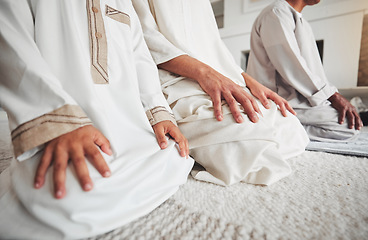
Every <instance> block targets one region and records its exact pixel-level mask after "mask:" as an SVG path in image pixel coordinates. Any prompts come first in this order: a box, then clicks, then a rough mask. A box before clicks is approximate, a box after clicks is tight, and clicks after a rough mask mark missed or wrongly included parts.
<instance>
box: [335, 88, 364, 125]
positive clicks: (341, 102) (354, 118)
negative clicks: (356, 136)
mask: <svg viewBox="0 0 368 240" xmlns="http://www.w3.org/2000/svg"><path fill="white" fill-rule="evenodd" d="M328 100H329V101H330V102H331V106H332V107H333V108H335V109H336V110H337V112H338V113H339V120H338V121H339V123H340V124H343V123H344V120H345V117H346V118H347V119H348V126H349V128H350V129H353V128H354V127H355V129H356V130H360V129H361V128H362V127H363V123H362V120H361V119H360V117H359V114H358V113H357V111H356V109H355V107H354V106H353V105H351V103H350V102H349V101H348V100H346V99H345V98H344V97H343V96H342V95H341V94H340V93H337V92H336V93H335V94H334V95H332V96H331V97H330V98H329V99H328Z"/></svg>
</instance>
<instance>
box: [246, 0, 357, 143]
mask: <svg viewBox="0 0 368 240" xmlns="http://www.w3.org/2000/svg"><path fill="white" fill-rule="evenodd" d="M247 72H248V73H249V74H250V75H251V76H253V77H254V78H255V79H257V80H258V81H259V82H261V83H262V84H264V85H265V86H267V87H268V88H270V89H272V90H273V91H275V92H277V93H278V94H279V95H280V96H281V97H283V98H285V99H286V100H288V101H289V103H290V104H291V105H292V107H293V108H294V109H295V111H296V112H297V113H298V117H299V119H300V121H301V122H302V124H303V125H304V126H305V128H306V130H307V132H308V134H309V136H310V138H311V139H312V140H320V141H325V140H327V141H333V140H340V139H342V140H346V139H349V138H351V137H352V136H354V135H355V134H357V132H358V131H355V130H350V129H348V127H347V123H345V124H344V125H339V124H338V121H337V119H338V113H337V111H336V110H335V109H333V108H332V107H331V106H330V102H329V101H328V100H327V99H328V98H329V97H330V96H332V95H333V94H334V93H335V92H337V89H336V87H334V86H333V85H332V84H331V83H330V82H329V81H328V80H327V78H326V75H325V72H324V69H323V66H322V62H321V59H320V56H319V53H318V49H317V46H316V42H315V38H314V35H313V32H312V29H311V27H310V25H309V24H308V22H307V21H306V20H305V19H304V18H303V17H302V14H301V13H299V12H298V11H296V10H295V9H294V8H293V7H291V6H290V5H289V4H288V3H287V2H286V1H285V0H277V1H275V2H274V3H272V4H271V5H269V6H267V7H266V8H265V9H264V10H263V11H262V12H261V13H260V15H259V16H258V17H257V19H256V20H255V22H254V25H253V28H252V32H251V53H250V56H249V63H248V66H247Z"/></svg>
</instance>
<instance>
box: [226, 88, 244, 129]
mask: <svg viewBox="0 0 368 240" xmlns="http://www.w3.org/2000/svg"><path fill="white" fill-rule="evenodd" d="M224 98H225V100H226V102H227V104H228V106H229V108H230V111H231V113H232V115H233V117H234V119H235V121H236V122H237V123H242V122H243V121H244V119H243V117H242V115H241V113H240V111H239V106H238V104H237V103H238V102H237V101H236V100H235V98H234V97H233V96H232V95H231V94H227V95H225V94H224ZM242 105H243V104H242Z"/></svg>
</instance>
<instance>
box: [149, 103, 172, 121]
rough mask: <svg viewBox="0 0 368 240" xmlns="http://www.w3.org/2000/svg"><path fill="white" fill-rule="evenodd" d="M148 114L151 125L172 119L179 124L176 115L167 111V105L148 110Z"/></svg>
mask: <svg viewBox="0 0 368 240" xmlns="http://www.w3.org/2000/svg"><path fill="white" fill-rule="evenodd" d="M146 115H147V118H148V120H149V122H150V124H151V126H153V125H155V124H157V123H159V122H163V121H171V122H172V123H174V124H175V125H176V126H177V124H176V121H175V118H174V115H173V114H171V113H170V112H169V111H167V110H166V108H165V107H162V106H158V107H154V108H152V109H150V110H148V111H146Z"/></svg>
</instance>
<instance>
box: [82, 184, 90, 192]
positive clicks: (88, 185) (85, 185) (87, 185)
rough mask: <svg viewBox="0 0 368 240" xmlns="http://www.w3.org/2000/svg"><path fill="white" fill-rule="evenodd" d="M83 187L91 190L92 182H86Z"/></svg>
mask: <svg viewBox="0 0 368 240" xmlns="http://www.w3.org/2000/svg"><path fill="white" fill-rule="evenodd" d="M83 189H84V190H85V191H89V190H91V189H92V184H90V183H86V184H84V187H83Z"/></svg>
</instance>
